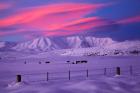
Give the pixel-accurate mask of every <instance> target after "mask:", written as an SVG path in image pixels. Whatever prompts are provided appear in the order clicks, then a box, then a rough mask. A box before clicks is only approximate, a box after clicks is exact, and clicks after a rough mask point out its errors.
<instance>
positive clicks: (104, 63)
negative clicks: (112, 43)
mask: <svg viewBox="0 0 140 93" xmlns="http://www.w3.org/2000/svg"><path fill="white" fill-rule="evenodd" d="M78 60H87V61H88V63H83V64H71V63H67V62H66V61H70V62H75V61H78ZM25 61H26V64H25V63H24V62H25ZM46 61H50V63H48V64H46V63H45V62H46ZM139 61H140V57H139V56H115V57H111V56H110V57H109V56H105V57H103V56H96V57H93V56H89V57H87V56H85V57H84V56H83V57H73V56H61V57H60V56H58V57H57V56H49V57H47V58H31V57H30V58H26V59H23V58H20V59H16V60H15V59H6V60H1V61H0V62H1V65H0V93H85V92H87V93H140V79H139V77H140V76H138V75H140V63H139ZM39 62H41V63H40V64H39ZM130 66H132V67H133V75H130ZM116 67H120V68H121V75H120V76H116V74H115V73H116V72H115V70H116ZM104 68H107V71H106V75H104ZM87 69H88V70H89V73H88V74H89V75H88V77H87V76H86V70H87ZM69 70H70V71H71V80H69V76H68V75H69V74H68V73H69ZM74 71H75V73H74ZM76 71H77V72H76ZM47 72H49V81H47V80H46V73H47ZM56 72H57V74H54V77H56V78H59V77H63V78H64V79H55V78H54V80H51V78H53V74H51V73H56ZM59 72H64V73H59ZM41 73H42V74H41ZM17 74H21V75H22V77H23V78H22V82H21V83H15V81H16V75H17ZM25 74H32V75H25ZM38 79H40V80H41V81H37V80H38ZM32 81H35V82H32Z"/></svg>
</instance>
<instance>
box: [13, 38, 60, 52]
mask: <svg viewBox="0 0 140 93" xmlns="http://www.w3.org/2000/svg"><path fill="white" fill-rule="evenodd" d="M58 48H59V47H58V46H57V45H56V44H55V43H53V41H51V40H50V39H49V38H44V37H40V38H36V39H34V40H31V41H27V42H24V43H20V44H18V45H17V46H15V47H13V49H15V50H18V51H20V50H27V51H28V50H33V51H47V50H53V49H58Z"/></svg>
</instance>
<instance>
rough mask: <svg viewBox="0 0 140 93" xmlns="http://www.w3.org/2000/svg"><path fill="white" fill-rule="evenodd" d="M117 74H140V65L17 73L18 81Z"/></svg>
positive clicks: (69, 78) (85, 77)
mask: <svg viewBox="0 0 140 93" xmlns="http://www.w3.org/2000/svg"><path fill="white" fill-rule="evenodd" d="M115 75H127V76H128V75H130V76H139V75H140V67H136V66H129V67H112V68H101V69H86V70H75V71H74V70H68V71H64V72H46V73H30V74H20V75H17V78H16V79H17V82H21V81H27V82H38V81H52V80H74V79H87V78H95V77H99V76H115Z"/></svg>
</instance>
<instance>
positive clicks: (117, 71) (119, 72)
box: [116, 67, 121, 75]
mask: <svg viewBox="0 0 140 93" xmlns="http://www.w3.org/2000/svg"><path fill="white" fill-rule="evenodd" d="M116 75H121V69H120V67H117V68H116Z"/></svg>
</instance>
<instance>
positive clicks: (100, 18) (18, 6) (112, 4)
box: [0, 0, 140, 42]
mask: <svg viewBox="0 0 140 93" xmlns="http://www.w3.org/2000/svg"><path fill="white" fill-rule="evenodd" d="M73 35H83V36H94V37H110V38H112V39H114V40H118V41H124V40H140V0H0V41H10V42H22V41H27V40H31V39H34V38H37V37H41V36H44V37H65V36H73Z"/></svg>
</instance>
